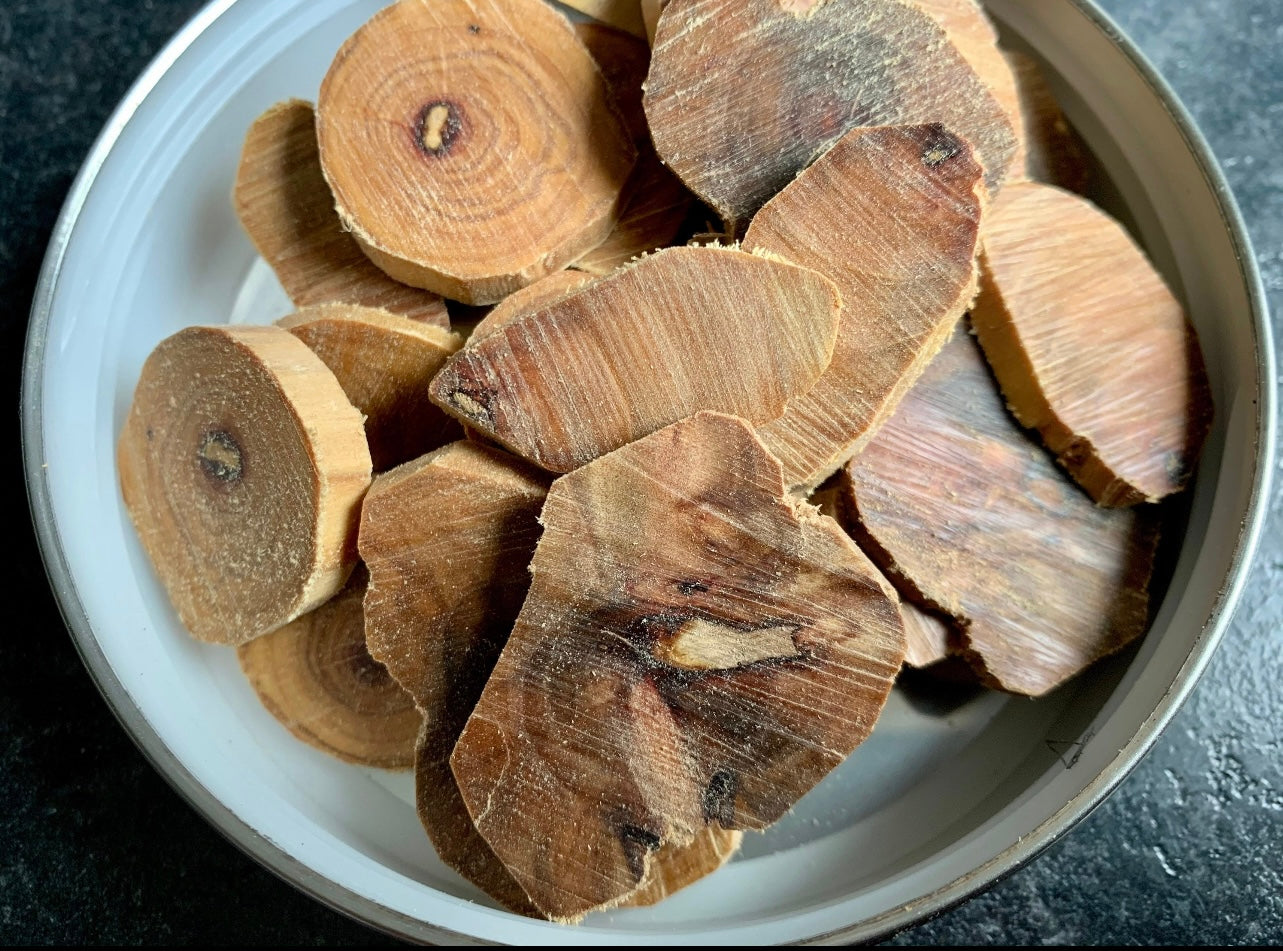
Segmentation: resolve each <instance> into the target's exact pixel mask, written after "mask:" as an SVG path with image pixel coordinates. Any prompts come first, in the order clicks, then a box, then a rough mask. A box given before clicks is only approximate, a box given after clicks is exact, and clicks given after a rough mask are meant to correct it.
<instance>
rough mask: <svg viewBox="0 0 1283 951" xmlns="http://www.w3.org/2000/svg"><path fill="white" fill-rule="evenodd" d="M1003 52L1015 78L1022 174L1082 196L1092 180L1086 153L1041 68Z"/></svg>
mask: <svg viewBox="0 0 1283 951" xmlns="http://www.w3.org/2000/svg"><path fill="white" fill-rule="evenodd" d="M1003 55H1004V56H1005V57H1006V58H1007V62H1008V63H1010V64H1011V70H1012V73H1013V75H1014V76H1015V77H1016V94H1017V97H1018V99H1017V101H1018V102H1019V104H1020V112H1021V116H1022V123H1023V126H1024V130H1025V140H1024V145H1025V168H1024V175H1023V176H1022V177H1023V178H1026V179H1028V180H1029V181H1034V182H1047V183H1048V184H1051V185H1059V186H1060V187H1061V188H1065V189H1068V190H1069V191H1072V192H1077V193H1078V194H1080V195H1085V194H1086V193H1087V190H1088V188H1089V187H1090V186H1091V182H1092V170H1091V169H1092V166H1091V156H1090V152H1089V151H1088V149H1087V145H1086V143H1084V142H1083V140H1082V139H1081V138H1080V137H1079V136H1078V133H1077V132H1075V131H1074V127H1073V126H1071V125H1070V124H1069V120H1068V119H1067V118H1065V113H1064V112H1063V111H1062V110H1061V108H1060V103H1059V102H1057V101H1056V96H1055V94H1054V93H1053V92H1052V91H1051V86H1050V85H1048V83H1047V77H1046V75H1045V74H1044V73H1043V70H1042V67H1041V66H1040V65H1039V64H1038V61H1037V60H1036V59H1034V58H1033V57H1032V56H1027V55H1025V54H1024V53H1019V52H1015V51H1012V50H1007V51H1004V53H1003Z"/></svg>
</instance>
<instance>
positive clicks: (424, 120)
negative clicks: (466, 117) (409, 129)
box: [414, 99, 463, 158]
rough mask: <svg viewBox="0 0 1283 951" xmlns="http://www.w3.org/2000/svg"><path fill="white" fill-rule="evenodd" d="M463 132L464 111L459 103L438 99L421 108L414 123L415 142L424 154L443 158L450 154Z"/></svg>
mask: <svg viewBox="0 0 1283 951" xmlns="http://www.w3.org/2000/svg"><path fill="white" fill-rule="evenodd" d="M462 132H463V112H462V110H460V109H459V105H458V103H455V102H451V101H450V100H449V99H437V100H434V101H432V102H429V103H427V104H426V105H425V106H424V107H423V108H422V109H420V110H419V118H418V119H417V120H416V121H415V124H414V144H415V145H416V146H417V147H418V149H419V151H420V152H422V153H423V154H424V155H428V156H431V157H433V158H441V157H442V156H445V155H449V154H450V150H451V148H452V147H453V146H454V144H455V142H456V141H458V139H459V135H460V134H461V133H462Z"/></svg>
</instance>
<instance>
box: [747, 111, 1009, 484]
mask: <svg viewBox="0 0 1283 951" xmlns="http://www.w3.org/2000/svg"><path fill="white" fill-rule="evenodd" d="M982 174H983V170H982V169H981V167H980V165H979V163H978V162H977V161H976V159H975V157H974V156H973V155H972V152H971V149H970V148H969V147H968V146H967V144H966V143H965V142H963V141H962V140H961V139H959V138H958V137H957V136H955V135H953V134H952V133H951V132H949V131H948V130H946V129H944V128H943V127H942V126H939V125H924V126H898V127H883V128H865V129H855V130H853V131H851V132H849V133H847V135H846V136H844V137H843V139H842V140H841V141H840V142H838V144H837V145H835V146H834V147H833V148H832V149H830V150H829V151H828V152H827V153H826V154H825V155H824V156H823V158H821V159H820V160H819V161H817V162H816V163H815V164H814V165H812V166H811V167H810V168H808V169H807V170H806V171H805V172H803V173H802V174H801V175H799V176H798V177H797V179H796V180H795V181H794V182H793V183H792V184H791V185H789V186H788V187H787V188H786V189H784V191H782V192H781V193H780V194H779V195H777V196H776V197H775V198H773V199H772V200H771V201H770V202H768V203H767V204H766V206H765V207H764V208H763V209H762V210H761V211H760V212H758V214H757V217H756V218H754V219H753V224H752V226H751V227H750V228H749V229H748V234H747V235H746V236H745V239H744V246H745V247H746V248H748V249H750V250H754V249H762V250H766V251H770V252H773V253H775V254H778V255H780V256H781V257H784V258H787V259H788V260H790V261H794V262H796V263H798V264H802V265H805V266H807V267H812V268H815V269H816V270H818V271H821V272H822V273H824V274H825V275H826V276H828V277H830V278H832V279H833V281H834V282H835V283H836V284H837V286H838V289H839V290H840V291H841V294H842V302H843V306H842V319H841V323H840V324H839V327H838V336H837V344H836V346H835V348H834V351H833V360H832V362H831V363H830V364H829V367H828V369H827V370H825V372H824V375H823V376H821V377H820V379H819V382H818V383H816V384H815V386H814V387H813V388H812V389H811V390H809V391H808V392H807V393H805V394H804V395H802V396H800V397H798V398H797V399H795V400H793V401H792V402H790V403H789V406H788V409H787V410H786V411H785V412H784V415H783V416H781V417H780V418H779V419H777V420H774V421H773V422H770V423H767V424H766V425H765V426H763V427H761V429H760V432H761V435H762V441H763V442H765V443H766V446H767V448H769V449H770V450H771V452H773V453H774V454H775V455H776V456H777V457H778V458H779V460H780V461H781V462H782V463H783V464H784V473H785V478H786V479H787V480H788V482H789V484H790V485H795V486H802V487H807V488H809V487H812V486H815V485H818V484H819V483H820V482H822V481H823V480H824V479H825V478H827V477H828V476H829V475H830V474H832V473H833V472H835V471H837V469H838V468H839V467H840V466H841V465H842V463H843V462H845V461H846V460H847V459H849V458H850V457H851V456H852V455H854V454H855V453H857V452H858V451H859V450H860V447H861V446H863V445H864V444H865V443H866V442H867V441H868V440H869V438H870V437H871V436H872V435H873V433H874V432H876V431H877V427H878V426H879V425H881V423H882V421H883V420H885V419H886V417H887V415H888V414H889V413H890V412H891V410H893V409H894V408H895V404H896V403H897V402H898V401H899V400H900V398H901V397H902V396H903V395H904V393H905V392H906V391H907V390H908V388H909V387H910V386H911V385H912V384H913V381H914V380H916V379H917V378H918V375H919V374H920V373H921V372H922V369H923V368H924V367H925V366H926V365H927V363H928V362H929V361H930V360H931V358H932V357H933V356H935V354H936V352H937V351H938V350H939V349H940V347H941V346H942V345H943V344H944V341H945V340H947V339H948V337H949V333H950V332H951V331H952V329H953V327H954V325H955V324H956V323H957V322H958V319H959V318H960V317H961V316H962V314H963V313H964V312H965V311H966V309H967V307H968V306H970V304H971V301H972V299H973V297H974V296H975V291H976V264H975V259H976V251H977V242H978V240H979V234H980V220H981V213H982V210H983V207H984V204H985V199H984V183H983V181H982Z"/></svg>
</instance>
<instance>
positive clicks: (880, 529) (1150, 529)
mask: <svg viewBox="0 0 1283 951" xmlns="http://www.w3.org/2000/svg"><path fill="white" fill-rule="evenodd" d="M1013 187H1015V186H1013ZM843 478H844V480H845V482H846V491H847V493H848V496H847V499H846V501H847V502H848V503H849V509H848V510H849V511H850V512H852V513H853V514H854V515H855V516H856V518H855V521H854V524H853V525H852V529H853V531H854V532H855V533H856V535H857V537H858V539H859V541H860V543H861V547H863V548H864V550H865V551H867V552H868V553H869V554H870V556H872V557H873V558H874V560H875V561H876V562H877V563H878V564H879V565H881V566H882V568H883V569H884V570H885V571H886V572H887V574H888V576H889V577H891V578H892V579H893V580H895V582H896V584H897V586H898V587H899V588H900V590H901V593H902V594H903V595H905V597H907V598H911V599H914V600H916V601H918V603H920V604H924V605H925V606H927V607H930V608H934V609H936V610H939V611H942V612H943V613H944V614H946V615H948V616H949V617H951V618H952V619H953V620H954V621H956V622H957V624H958V625H959V630H960V632H961V635H962V637H961V642H962V653H963V654H964V656H965V657H966V658H967V659H968V660H970V661H971V663H972V665H973V666H974V667H975V668H976V670H977V672H978V673H980V675H981V677H982V679H983V680H984V681H985V682H987V683H988V684H990V685H991V686H995V687H999V688H1001V689H1003V690H1009V691H1012V692H1014V693H1022V694H1028V695H1030V696H1040V695H1042V694H1044V693H1047V692H1048V691H1049V690H1051V689H1053V688H1054V687H1056V686H1059V685H1060V684H1062V683H1064V682H1065V681H1066V680H1068V679H1069V678H1070V677H1073V676H1074V675H1075V674H1077V673H1079V672H1080V671H1081V670H1083V669H1084V668H1086V667H1087V666H1088V665H1090V664H1091V663H1093V662H1094V661H1096V660H1098V659H1100V658H1101V657H1104V656H1106V655H1107V654H1112V653H1114V652H1115V651H1117V650H1119V649H1121V648H1122V647H1123V646H1124V645H1126V644H1128V643H1129V642H1130V641H1132V640H1134V639H1135V638H1137V637H1139V636H1140V635H1141V634H1142V633H1143V631H1144V629H1145V625H1146V621H1147V612H1148V601H1149V594H1148V585H1149V578H1150V574H1151V572H1152V570H1153V559H1154V551H1155V548H1156V545H1157V539H1158V522H1157V516H1156V514H1155V512H1154V511H1152V510H1150V509H1149V508H1148V507H1142V508H1138V509H1105V508H1100V507H1099V506H1097V505H1094V504H1093V503H1092V501H1091V499H1089V498H1088V497H1087V496H1086V495H1084V494H1083V493H1082V492H1081V491H1080V490H1079V489H1078V488H1077V486H1075V485H1074V484H1073V483H1072V482H1071V481H1069V480H1068V479H1067V478H1065V476H1064V473H1062V472H1061V471H1060V470H1059V469H1058V468H1057V467H1056V465H1055V463H1054V462H1052V460H1051V458H1050V457H1049V456H1048V455H1047V454H1046V453H1045V452H1044V451H1043V450H1042V448H1041V447H1040V446H1038V445H1036V444H1035V443H1034V442H1032V441H1031V440H1030V439H1029V438H1028V436H1027V435H1026V434H1025V432H1024V430H1022V429H1021V428H1020V427H1019V425H1018V424H1017V423H1016V421H1015V420H1013V419H1012V418H1011V416H1010V414H1009V413H1008V412H1007V410H1006V407H1005V406H1004V405H1003V402H1002V398H1001V396H1000V394H999V392H998V388H997V386H996V384H995V383H994V380H993V378H992V376H991V375H990V373H989V370H988V367H986V365H985V361H984V358H983V356H982V355H981V353H980V350H979V348H978V347H977V345H976V343H975V341H974V340H973V339H972V338H971V336H970V335H969V334H967V333H965V332H959V333H958V334H957V335H956V336H955V338H954V339H953V340H951V341H950V342H949V343H948V344H947V345H946V346H945V348H944V350H942V351H941V353H940V355H939V356H938V357H936V359H935V361H934V362H932V364H931V366H929V367H928V368H927V371H926V372H925V373H924V374H923V375H922V379H921V380H919V381H918V384H917V385H916V386H915V387H914V388H913V389H912V390H910V391H909V394H908V396H906V397H905V399H904V400H903V402H901V404H900V407H899V409H897V410H896V412H895V414H894V415H893V416H892V417H891V419H890V420H889V421H888V422H887V424H886V425H885V426H883V427H882V429H881V431H880V432H879V433H878V435H877V437H876V438H874V439H873V441H872V442H870V443H869V444H868V446H866V447H865V449H864V451H863V452H862V453H860V455H859V456H857V457H856V458H855V459H853V460H851V462H850V463H848V464H847V467H846V468H845V469H844V470H843Z"/></svg>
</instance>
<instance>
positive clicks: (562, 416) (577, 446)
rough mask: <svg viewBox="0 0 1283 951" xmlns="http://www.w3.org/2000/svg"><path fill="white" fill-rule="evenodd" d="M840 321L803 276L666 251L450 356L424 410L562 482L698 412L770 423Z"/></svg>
mask: <svg viewBox="0 0 1283 951" xmlns="http://www.w3.org/2000/svg"><path fill="white" fill-rule="evenodd" d="M840 309H841V304H840V298H839V296H838V292H837V290H836V288H835V287H834V285H833V283H832V282H831V281H829V280H828V279H827V278H825V277H823V276H821V275H820V274H818V273H816V272H815V271H812V270H809V269H807V268H802V267H797V266H795V265H792V264H789V263H787V262H783V261H778V260H774V259H771V258H767V257H762V256H758V255H752V254H746V253H744V252H742V251H737V250H728V249H722V248H670V249H668V250H665V251H659V252H657V253H655V254H652V255H649V256H648V257H645V258H642V259H641V260H640V261H638V262H636V263H635V264H632V265H629V266H628V267H626V268H622V269H620V270H618V271H615V272H614V273H612V274H610V275H607V276H606V277H603V278H599V279H598V280H596V281H594V282H593V283H592V284H590V285H588V286H587V287H585V288H584V289H582V290H581V291H579V292H577V293H575V294H572V295H571V296H570V297H566V298H563V299H562V300H560V301H558V302H556V303H554V304H552V305H550V306H547V307H545V308H543V309H542V310H540V311H538V312H537V313H534V314H529V315H527V316H525V317H523V318H522V319H520V320H517V321H513V322H512V323H509V324H508V325H506V326H504V327H501V328H499V329H498V330H497V331H495V332H494V333H492V334H490V335H489V336H488V337H486V338H485V339H484V340H481V341H479V342H478V343H477V344H476V345H474V346H471V347H468V348H466V349H464V350H461V351H460V352H459V353H457V354H455V355H454V356H453V357H451V358H450V360H449V362H447V363H446V365H445V368H444V369H442V371H441V372H440V373H439V374H438V375H437V378H436V379H435V380H433V382H432V399H433V400H434V401H435V402H436V403H437V405H439V406H442V407H444V408H445V409H446V411H447V412H450V413H453V414H454V415H455V416H457V417H458V418H459V419H461V420H463V422H464V423H466V424H467V425H468V426H471V427H473V428H475V429H478V430H480V431H481V433H482V434H484V435H486V436H488V437H490V438H492V439H495V440H497V441H498V442H500V443H502V444H503V445H505V446H507V447H508V448H510V449H512V450H513V451H514V452H516V453H517V454H518V455H521V456H523V457H525V458H527V459H530V460H531V461H532V462H534V463H536V464H537V465H539V466H542V467H543V468H545V469H550V470H552V471H553V472H568V471H570V470H571V469H574V468H576V467H578V466H581V465H583V464H584V463H585V462H589V461H590V460H592V459H595V458H597V457H598V456H600V455H602V454H604V453H607V452H610V451H611V450H612V449H617V448H618V447H620V446H622V445H624V444H625V443H629V442H632V441H633V440H634V439H639V438H641V437H642V436H645V435H646V434H647V433H651V432H654V431H655V430H657V429H661V428H662V427H664V426H667V425H668V424H669V423H672V422H676V421H677V420H679V419H684V418H685V417H687V416H689V415H691V414H692V413H696V412H698V411H700V410H704V409H709V410H718V411H723V412H729V413H735V414H737V415H740V416H743V417H744V418H746V419H748V420H749V421H751V422H755V423H760V422H765V421H766V420H770V419H774V418H776V417H777V416H779V415H780V414H781V413H782V412H783V411H784V407H785V405H786V404H787V402H788V401H789V400H790V399H794V398H796V397H797V396H798V395H800V394H801V393H805V392H806V391H807V390H809V389H810V388H811V386H812V385H813V384H814V383H815V380H816V379H817V378H818V377H819V375H820V373H821V372H822V371H823V370H824V368H825V367H826V366H828V364H829V359H830V357H831V355H832V353H833V340H834V335H835V333H836V331H837V322H838V313H839V311H840Z"/></svg>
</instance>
